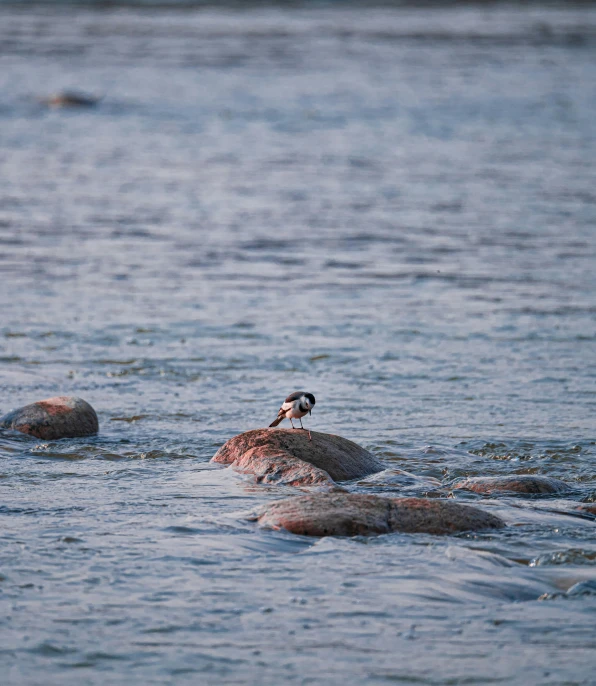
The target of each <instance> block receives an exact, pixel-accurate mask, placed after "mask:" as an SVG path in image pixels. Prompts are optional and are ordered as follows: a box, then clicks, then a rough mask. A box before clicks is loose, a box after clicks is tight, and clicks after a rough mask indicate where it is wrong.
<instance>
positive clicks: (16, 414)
mask: <svg viewBox="0 0 596 686" xmlns="http://www.w3.org/2000/svg"><path fill="white" fill-rule="evenodd" d="M0 428H3V429H14V430H15V431H20V432H21V433H25V434H30V435H31V436H35V437H37V438H43V439H46V440H56V439H58V438H76V437H78V436H91V435H93V434H96V433H97V431H98V429H99V423H98V421H97V415H96V413H95V410H94V409H93V408H92V407H91V405H89V403H87V402H86V401H85V400H83V399H82V398H76V397H74V396H57V397H54V398H46V399H45V400H39V401H38V402H35V403H31V405H25V407H20V408H18V409H16V410H13V411H12V412H9V413H8V414H6V415H4V416H3V417H0Z"/></svg>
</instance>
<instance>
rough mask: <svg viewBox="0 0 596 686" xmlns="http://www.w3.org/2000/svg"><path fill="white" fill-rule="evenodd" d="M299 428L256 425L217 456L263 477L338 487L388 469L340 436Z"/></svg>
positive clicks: (264, 479) (217, 459) (292, 483)
mask: <svg viewBox="0 0 596 686" xmlns="http://www.w3.org/2000/svg"><path fill="white" fill-rule="evenodd" d="M311 436H312V440H309V435H308V432H307V431H302V430H300V429H255V430H253V431H247V432H245V433H242V434H239V435H238V436H234V438H231V439H230V440H229V441H228V442H227V443H225V444H224V445H223V446H222V447H221V448H220V449H219V450H218V451H217V453H216V454H215V456H214V457H213V459H212V460H211V461H212V462H218V463H220V464H230V465H232V466H233V467H234V469H236V470H237V471H239V472H243V473H246V474H254V475H255V477H256V480H257V481H258V482H261V483H277V484H284V485H290V486H324V487H333V486H334V485H335V481H348V480H350V479H358V478H362V477H364V476H367V475H368V474H374V473H375V472H380V471H382V470H383V469H384V466H383V464H382V463H381V462H379V460H377V458H376V457H374V455H372V454H371V453H369V452H368V451H367V450H365V449H364V448H362V447H361V446H359V445H357V444H356V443H353V442H352V441H348V440H347V439H345V438H342V437H341V436H334V435H332V434H323V433H319V432H317V431H312V432H311Z"/></svg>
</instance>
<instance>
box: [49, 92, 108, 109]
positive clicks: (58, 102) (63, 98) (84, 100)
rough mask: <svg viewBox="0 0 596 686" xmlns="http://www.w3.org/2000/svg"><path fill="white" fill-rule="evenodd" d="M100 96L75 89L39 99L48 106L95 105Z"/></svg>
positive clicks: (75, 106)
mask: <svg viewBox="0 0 596 686" xmlns="http://www.w3.org/2000/svg"><path fill="white" fill-rule="evenodd" d="M100 99H101V98H96V97H94V96H93V95H86V94H85V93H78V92H76V91H61V92H60V93H54V94H53V95H50V96H48V97H45V98H40V99H39V101H40V102H41V103H42V104H43V105H47V106H48V107H74V108H77V107H83V108H84V107H95V106H96V105H97V103H98V102H99V101H100Z"/></svg>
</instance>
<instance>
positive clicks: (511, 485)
mask: <svg viewBox="0 0 596 686" xmlns="http://www.w3.org/2000/svg"><path fill="white" fill-rule="evenodd" d="M452 488H462V489H465V490H467V491H474V492H475V493H483V494H491V493H506V492H510V493H525V494H527V495H537V494H540V495H551V494H554V493H566V492H567V491H571V490H572V488H571V486H569V485H568V484H566V483H565V482H564V481H560V480H559V479H552V478H551V477H548V476H534V475H533V474H512V475H511V476H475V477H468V478H467V479H462V480H461V481H456V482H455V483H454V484H453V486H452Z"/></svg>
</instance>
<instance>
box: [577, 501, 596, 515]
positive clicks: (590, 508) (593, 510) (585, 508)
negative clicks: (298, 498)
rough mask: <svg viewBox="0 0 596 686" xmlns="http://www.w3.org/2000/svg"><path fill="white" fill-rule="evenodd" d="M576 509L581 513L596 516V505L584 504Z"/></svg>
mask: <svg viewBox="0 0 596 686" xmlns="http://www.w3.org/2000/svg"><path fill="white" fill-rule="evenodd" d="M575 509H576V510H579V511H580V512H586V513H587V514H591V515H596V503H582V504H581V505H578V506H577V507H576V508H575Z"/></svg>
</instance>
